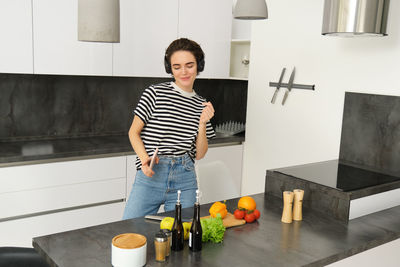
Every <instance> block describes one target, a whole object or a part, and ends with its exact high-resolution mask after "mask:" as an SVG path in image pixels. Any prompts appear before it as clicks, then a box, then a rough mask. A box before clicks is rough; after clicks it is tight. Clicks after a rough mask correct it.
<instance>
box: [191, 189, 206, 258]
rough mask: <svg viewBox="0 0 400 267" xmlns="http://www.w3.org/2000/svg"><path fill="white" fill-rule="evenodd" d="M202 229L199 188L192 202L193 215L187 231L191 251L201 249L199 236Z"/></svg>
mask: <svg viewBox="0 0 400 267" xmlns="http://www.w3.org/2000/svg"><path fill="white" fill-rule="evenodd" d="M202 235H203V231H202V229H201V223H200V201H199V190H196V202H195V203H194V215H193V222H192V226H191V227H190V232H189V249H190V250H191V251H200V250H201V242H202V241H201V238H202Z"/></svg>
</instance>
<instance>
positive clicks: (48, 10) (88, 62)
mask: <svg viewBox="0 0 400 267" xmlns="http://www.w3.org/2000/svg"><path fill="white" fill-rule="evenodd" d="M33 43H34V73H38V74H71V75H112V44H110V43H95V42H80V41H78V0H33Z"/></svg>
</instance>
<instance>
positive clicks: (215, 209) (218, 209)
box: [209, 201, 228, 219]
mask: <svg viewBox="0 0 400 267" xmlns="http://www.w3.org/2000/svg"><path fill="white" fill-rule="evenodd" d="M209 212H210V215H211V217H213V218H215V217H217V214H218V213H219V214H220V215H221V218H222V219H223V218H225V216H226V214H228V210H227V209H226V205H225V204H224V203H222V202H219V201H217V202H215V203H214V204H212V206H211V208H210V209H209Z"/></svg>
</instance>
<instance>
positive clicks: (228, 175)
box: [196, 145, 243, 204]
mask: <svg viewBox="0 0 400 267" xmlns="http://www.w3.org/2000/svg"><path fill="white" fill-rule="evenodd" d="M242 158H243V145H232V146H224V147H212V148H209V149H208V152H207V154H206V156H205V157H204V158H203V159H201V160H199V161H197V163H196V172H197V178H198V182H199V188H200V191H201V194H202V196H201V199H200V201H201V203H203V204H205V203H210V202H214V201H221V200H226V199H231V198H236V197H239V196H240V190H241V182H242Z"/></svg>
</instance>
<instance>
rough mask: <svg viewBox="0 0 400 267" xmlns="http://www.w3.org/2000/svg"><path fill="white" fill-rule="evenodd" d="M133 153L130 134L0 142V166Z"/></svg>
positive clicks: (233, 140)
mask: <svg viewBox="0 0 400 267" xmlns="http://www.w3.org/2000/svg"><path fill="white" fill-rule="evenodd" d="M244 139H245V138H244V134H239V135H235V136H227V137H224V136H217V137H216V138H214V139H212V140H210V141H209V146H210V147H215V146H224V145H230V144H240V143H242V142H243V141H244ZM134 154H135V153H134V151H133V149H132V146H131V144H130V142H129V138H128V135H127V134H126V135H110V136H95V137H80V138H66V139H53V140H31V141H11V142H0V167H7V166H15V165H23V164H32V163H46V162H53V161H62V160H64V159H65V160H67V159H79V158H95V157H101V156H118V155H134Z"/></svg>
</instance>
